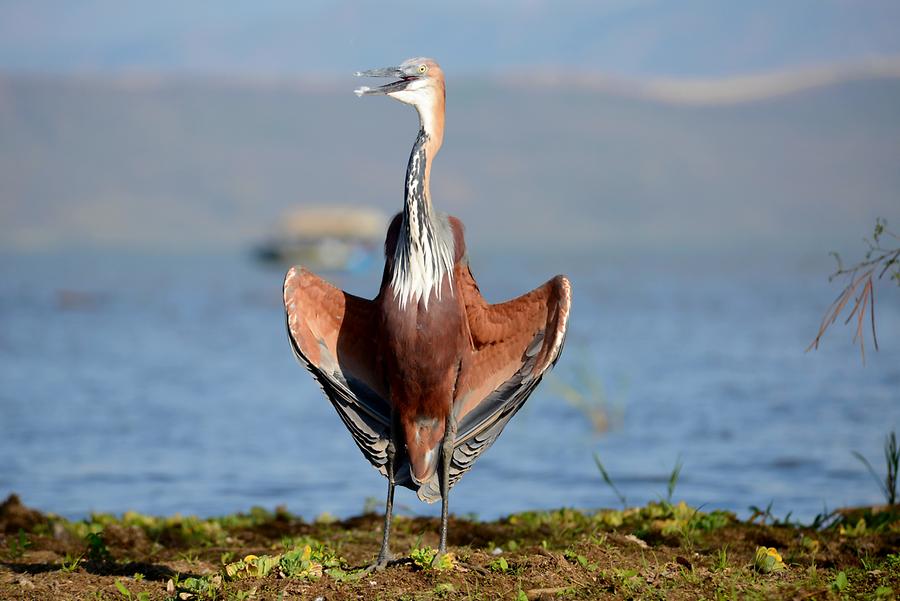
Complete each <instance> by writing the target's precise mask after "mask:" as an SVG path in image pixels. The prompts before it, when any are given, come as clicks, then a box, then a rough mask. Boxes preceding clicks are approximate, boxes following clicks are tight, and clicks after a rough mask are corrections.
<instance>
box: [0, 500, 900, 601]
mask: <svg viewBox="0 0 900 601" xmlns="http://www.w3.org/2000/svg"><path fill="white" fill-rule="evenodd" d="M660 506H662V509H660ZM682 508H683V506H682ZM672 509H673V507H672V506H667V505H665V504H654V505H651V506H648V507H647V508H643V509H640V510H638V509H636V510H630V511H626V512H608V513H598V514H584V513H580V512H576V511H572V510H559V511H555V512H541V513H527V514H519V515H516V516H511V517H510V518H506V519H503V520H499V521H496V522H477V521H469V520H463V519H451V522H450V531H449V535H450V540H449V543H450V546H451V551H452V552H453V553H454V554H455V557H456V564H455V566H454V567H451V568H450V569H446V570H436V569H433V568H430V567H428V566H424V567H423V566H422V565H421V564H419V565H417V564H416V563H415V562H414V561H413V560H412V559H411V557H410V553H411V550H412V549H414V548H422V547H426V546H431V547H434V546H436V545H437V531H438V523H437V521H436V520H434V519H425V518H405V517H402V516H398V518H397V520H396V529H395V537H394V540H393V548H394V549H395V551H397V552H398V553H403V556H402V557H401V558H400V559H399V560H398V561H397V562H396V563H394V564H393V565H391V566H390V567H389V568H387V569H386V570H384V571H381V572H374V573H358V572H354V570H355V569H357V568H361V567H364V566H366V565H367V564H369V563H370V562H371V561H372V560H373V559H374V557H375V555H376V553H377V551H378V547H379V543H380V532H381V518H380V517H379V516H377V515H363V516H360V517H356V518H352V519H348V520H344V521H336V522H325V521H320V522H316V523H308V522H304V521H303V520H301V519H299V518H296V517H294V516H291V515H289V514H287V513H286V512H283V511H276V512H275V513H266V512H261V513H260V512H258V513H257V514H255V515H254V514H249V515H248V516H241V517H235V516H231V517H229V518H221V519H219V520H193V521H185V522H182V521H179V518H165V519H159V518H143V517H142V516H136V517H131V518H129V517H128V516H127V515H126V516H123V517H122V518H116V519H111V518H104V519H102V520H101V519H99V518H94V519H93V520H91V521H89V523H88V522H81V523H79V522H75V523H73V522H67V521H66V520H63V519H61V518H56V517H54V516H48V515H44V514H41V513H39V512H36V511H33V510H31V509H28V508H27V507H24V506H23V505H22V504H21V503H20V502H19V500H18V498H16V497H15V496H11V497H10V498H9V499H7V501H6V502H5V503H4V504H3V505H2V506H0V599H3V600H13V599H23V600H24V599H41V600H43V599H54V600H56V599H60V600H67V599H108V600H117V599H129V598H130V599H135V600H136V599H142V598H145V599H152V600H170V599H186V600H187V599H196V600H198V601H202V600H205V599H273V600H274V599H325V600H339V599H353V600H357V599H410V600H413V599H432V598H435V599H517V600H521V599H630V598H635V599H703V598H706V599H719V598H722V599H732V598H762V599H825V598H834V599H841V598H851V599H853V598H860V599H863V598H864V599H873V598H878V599H893V598H894V595H895V594H898V593H900V556H898V555H895V554H897V553H900V526H898V525H900V516H898V512H897V511H896V509H897V508H896V507H894V508H869V509H859V510H853V511H847V512H844V513H842V514H838V515H835V516H834V517H833V518H832V520H831V522H830V526H829V527H827V528H819V529H813V528H805V527H799V526H796V525H778V524H772V523H771V522H772V520H771V518H770V519H769V520H768V522H769V523H768V524H761V523H750V522H742V521H738V520H737V519H735V518H734V517H733V516H729V515H726V514H717V515H718V517H717V518H716V519H710V520H699V519H697V516H702V515H703V514H699V513H698V512H696V511H693V510H690V512H691V513H690V518H689V519H688V520H684V519H682V518H679V517H678V516H679V515H683V514H679V512H678V508H677V507H675V508H674V510H675V511H674V513H673V512H672V511H670V510H672ZM666 511H669V513H666ZM603 516H605V517H603ZM141 520H156V521H145V522H141ZM679 520H681V521H679ZM860 520H862V522H861V521H860ZM89 530H93V531H98V530H102V535H101V536H102V538H101V539H99V540H100V541H101V542H100V543H99V544H98V543H97V539H94V543H93V545H92V544H91V542H90V541H89V540H88V538H86V535H85V533H86V532H88V531H89ZM310 541H315V542H312V543H310ZM298 544H299V545H300V546H301V547H302V546H303V545H306V544H312V545H313V546H315V545H316V544H320V545H324V547H322V548H325V547H327V548H328V549H330V550H332V551H333V552H334V553H336V555H337V556H339V557H340V562H341V569H340V570H339V572H340V573H342V574H350V576H348V577H346V578H345V577H338V576H333V575H330V574H337V572H332V573H329V572H327V571H326V573H325V574H323V575H321V576H318V574H317V577H314V578H311V579H309V578H297V577H284V574H279V573H277V572H278V570H274V571H273V572H271V573H269V574H268V575H267V576H266V577H252V576H248V577H246V578H240V579H229V578H227V577H226V575H225V571H224V569H223V565H224V564H226V563H229V562H236V561H238V560H240V559H242V558H244V557H245V556H247V555H251V554H252V555H256V556H263V555H269V556H275V555H278V554H281V553H284V552H285V551H286V550H287V549H289V548H290V547H292V546H296V545H298ZM759 547H774V548H775V549H777V551H778V552H779V553H780V555H781V557H782V558H783V561H784V564H785V568H784V569H783V570H780V571H775V572H771V573H761V572H760V571H758V570H757V569H754V567H753V566H754V558H755V556H756V554H757V551H758V549H759ZM723 549H724V551H723ZM78 557H81V560H80V561H79V562H77V563H75V560H76V559H77V558H78ZM501 559H502V561H501ZM841 572H842V573H843V574H844V577H841V576H840V573H841ZM319 573H321V572H319ZM188 578H203V579H204V581H205V582H208V583H211V584H212V587H211V588H210V589H209V590H207V591H205V592H196V591H194V592H191V591H190V587H187V588H185V584H184V583H185V582H186V579H188ZM117 583H118V584H117ZM142 594H146V596H143V595H142Z"/></svg>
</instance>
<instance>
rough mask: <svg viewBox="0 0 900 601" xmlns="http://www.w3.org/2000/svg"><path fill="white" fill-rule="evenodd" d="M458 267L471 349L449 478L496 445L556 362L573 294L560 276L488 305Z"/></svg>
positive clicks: (458, 397) (467, 273)
mask: <svg viewBox="0 0 900 601" xmlns="http://www.w3.org/2000/svg"><path fill="white" fill-rule="evenodd" d="M460 272H461V273H460V274H459V275H460V277H458V279H457V281H458V282H459V284H460V291H461V294H462V295H463V298H464V300H465V303H466V313H467V316H468V323H469V330H470V333H471V341H472V353H471V355H470V356H469V357H468V358H467V359H466V360H464V362H463V365H462V368H461V373H460V376H459V382H458V384H457V391H456V399H455V401H454V410H453V411H454V417H455V418H456V419H457V422H458V427H457V436H456V443H455V445H454V452H453V457H452V459H451V463H450V481H451V483H455V482H456V481H457V480H459V478H460V477H462V475H463V474H464V473H465V472H466V471H467V470H468V469H469V468H470V467H471V466H472V464H473V463H474V462H475V460H476V459H477V458H478V457H479V456H480V455H481V453H483V452H484V451H485V450H487V449H488V448H489V447H490V446H491V444H493V442H494V441H495V440H496V439H497V437H498V436H499V435H500V432H501V431H502V430H503V427H504V426H505V425H506V424H507V422H508V421H509V420H510V419H511V418H512V416H513V415H515V413H516V412H517V411H518V410H519V409H520V408H521V407H522V405H524V403H525V401H526V400H527V399H528V397H529V396H530V395H531V393H532V391H534V389H535V387H536V386H537V385H538V383H540V381H541V378H542V377H543V375H544V373H546V371H547V370H548V369H549V368H550V367H552V366H553V364H555V363H556V360H557V359H558V358H559V354H560V352H561V351H562V347H563V343H564V341H565V335H566V329H567V326H568V319H569V309H570V306H571V299H572V295H571V286H570V284H569V280H568V279H567V278H566V277H565V276H556V277H555V278H553V279H552V280H550V281H548V282H547V283H545V284H544V285H543V286H540V287H539V288H536V289H534V290H532V291H531V292H528V293H527V294H524V295H522V296H520V297H518V298H516V299H513V300H511V301H507V302H505V303H500V304H497V305H490V304H488V303H487V302H486V301H485V300H484V298H483V297H482V296H481V292H480V291H479V290H478V285H477V284H476V283H475V279H474V278H473V277H472V273H471V271H470V270H469V268H468V266H467V265H466V266H463V267H462V269H461V270H460Z"/></svg>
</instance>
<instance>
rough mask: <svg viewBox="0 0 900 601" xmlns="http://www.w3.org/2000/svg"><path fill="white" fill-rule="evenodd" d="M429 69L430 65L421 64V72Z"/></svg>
mask: <svg viewBox="0 0 900 601" xmlns="http://www.w3.org/2000/svg"><path fill="white" fill-rule="evenodd" d="M425 71H428V65H419V73H425Z"/></svg>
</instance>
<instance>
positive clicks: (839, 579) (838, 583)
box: [831, 572, 848, 593]
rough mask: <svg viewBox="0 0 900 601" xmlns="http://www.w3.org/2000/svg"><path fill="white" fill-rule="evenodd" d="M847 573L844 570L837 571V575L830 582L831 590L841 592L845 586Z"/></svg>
mask: <svg viewBox="0 0 900 601" xmlns="http://www.w3.org/2000/svg"><path fill="white" fill-rule="evenodd" d="M847 584H848V582H847V574H845V573H844V572H838V574H837V576H835V577H834V580H833V581H832V583H831V590H833V591H834V592H836V593H841V592H843V591H844V589H845V588H847Z"/></svg>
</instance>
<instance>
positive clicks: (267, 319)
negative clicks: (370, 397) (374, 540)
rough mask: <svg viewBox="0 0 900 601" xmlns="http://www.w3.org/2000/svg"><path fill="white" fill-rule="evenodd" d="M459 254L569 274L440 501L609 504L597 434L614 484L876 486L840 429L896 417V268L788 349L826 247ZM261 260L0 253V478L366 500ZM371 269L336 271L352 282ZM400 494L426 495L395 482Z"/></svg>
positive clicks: (64, 493)
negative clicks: (567, 300)
mask: <svg viewBox="0 0 900 601" xmlns="http://www.w3.org/2000/svg"><path fill="white" fill-rule="evenodd" d="M473 265H474V268H475V272H476V276H477V277H478V279H479V281H480V283H481V288H482V291H483V292H484V293H485V295H486V296H487V297H488V298H489V300H491V301H499V300H503V299H504V298H507V297H509V296H513V295H516V294H518V293H520V292H523V291H525V290H526V289H528V288H531V287H534V286H535V285H538V284H539V283H541V282H542V281H543V280H545V279H546V278H547V277H549V276H550V275H552V274H553V273H555V272H557V271H563V270H564V271H566V272H567V273H568V274H569V275H570V277H571V278H572V281H573V286H574V295H575V296H574V304H573V316H572V319H571V330H570V334H569V337H568V341H567V345H566V348H565V351H564V353H563V356H562V359H561V361H560V363H559V364H558V366H557V368H556V370H555V371H554V372H553V374H552V377H551V378H549V379H548V380H546V381H545V383H544V384H543V385H542V387H541V388H540V389H539V390H538V391H537V392H536V393H535V394H534V395H533V397H532V398H531V400H530V401H529V402H528V404H527V405H526V407H525V408H524V409H523V410H522V412H520V413H519V414H518V415H517V416H516V418H515V419H514V420H513V421H512V422H511V423H510V425H509V426H508V427H507V429H506V431H505V432H504V434H503V436H501V438H500V440H499V441H498V442H497V444H495V445H494V447H493V448H492V449H491V450H490V451H489V452H488V453H486V454H485V455H484V456H483V457H482V458H481V459H480V460H479V462H478V464H477V465H476V467H475V468H474V469H473V470H472V471H471V472H470V473H468V474H467V475H466V476H465V477H464V478H463V480H462V481H461V482H460V483H459V484H458V485H457V486H456V487H455V488H454V490H453V493H452V494H451V497H450V503H451V505H450V507H451V511H453V512H455V513H458V514H466V513H475V514H477V515H479V516H480V517H483V518H492V517H496V516H499V515H503V514H507V513H511V512H515V511H520V510H525V509H537V508H553V507H559V506H575V507H582V508H596V507H604V506H605V507H611V506H616V505H617V504H618V501H617V500H616V497H615V496H614V494H613V493H612V491H610V490H609V489H608V488H607V487H606V486H605V485H604V483H603V482H602V480H601V478H600V475H599V472H598V470H597V468H596V466H595V464H594V459H593V454H594V453H599V455H600V457H601V458H602V460H603V462H604V464H605V465H606V468H607V469H608V471H609V472H610V474H611V476H612V477H613V479H614V480H615V481H616V483H617V485H618V487H619V489H620V490H621V491H622V492H623V493H624V494H625V495H626V497H627V498H628V502H629V504H638V503H644V502H646V501H647V500H650V499H655V498H658V497H660V496H662V495H664V494H665V488H666V484H665V482H666V479H667V477H668V474H669V471H670V470H671V468H672V466H673V465H674V463H675V462H676V460H677V459H678V458H679V457H680V458H681V460H682V461H683V464H684V467H683V470H682V473H681V478H680V480H679V482H678V486H677V489H676V492H675V497H676V498H677V499H684V500H686V501H688V502H689V503H691V504H694V505H704V508H707V509H711V508H725V509H730V510H734V511H737V512H738V513H740V514H746V513H747V508H748V506H749V505H751V504H755V505H760V506H765V505H767V504H768V503H769V502H773V512H774V513H776V514H778V515H784V514H786V513H787V512H789V511H791V512H793V515H794V516H795V517H799V518H803V519H809V518H811V517H812V516H814V515H815V514H816V513H818V512H820V511H821V510H822V509H823V507H825V506H827V507H828V508H834V507H837V506H842V505H849V504H864V503H875V502H878V501H879V499H880V493H879V490H878V488H877V486H876V484H875V483H874V481H872V480H871V478H870V476H869V475H868V474H867V473H866V472H865V470H864V468H863V467H862V466H861V464H860V463H859V462H858V461H857V460H856V459H854V457H853V456H852V455H851V451H853V450H858V451H860V452H862V453H863V454H865V455H866V456H868V457H869V458H870V459H871V460H872V462H873V463H874V464H875V466H876V467H877V468H878V469H879V470H880V469H882V460H881V445H882V441H883V439H884V436H885V434H887V432H889V431H890V430H891V429H892V428H893V429H896V428H897V426H898V423H900V403H898V401H900V293H898V291H897V290H896V286H893V287H891V286H890V285H885V286H882V287H881V288H879V289H878V291H879V296H878V298H877V306H876V309H877V312H878V313H877V315H878V332H879V337H880V340H881V343H882V349H881V351H880V352H879V353H874V352H872V351H871V349H870V350H869V352H868V353H867V363H866V365H865V366H863V365H862V364H861V361H860V357H859V351H858V349H857V348H856V347H854V346H853V345H852V344H851V342H850V339H851V337H852V332H851V329H850V328H845V327H838V328H836V329H834V330H833V331H832V332H830V333H829V334H828V335H827V337H826V340H825V344H824V348H822V349H821V350H819V351H817V352H815V353H809V354H805V353H804V348H805V347H806V345H807V344H808V343H809V341H810V339H811V338H812V336H813V334H814V332H815V330H816V328H817V327H818V322H819V318H820V317H821V312H822V311H823V310H824V308H825V307H826V306H827V304H828V302H830V300H831V299H832V297H833V296H834V295H835V294H836V293H837V291H838V287H837V286H836V285H829V284H828V283H827V281H826V279H825V275H827V273H828V270H829V268H830V267H831V265H830V264H829V263H828V262H827V259H826V258H824V257H823V258H821V260H819V259H816V260H813V261H805V262H804V261H800V260H797V259H790V260H768V261H763V260H760V261H757V262H755V263H754V262H752V261H743V262H738V261H734V262H732V263H731V264H727V263H726V264H721V265H709V264H708V262H706V261H703V260H699V259H697V260H691V259H689V258H686V259H683V260H680V261H674V262H673V261H668V262H666V263H665V264H660V262H659V261H658V260H654V259H653V258H652V257H651V258H648V259H646V260H643V261H642V260H627V261H625V260H617V259H614V258H603V257H594V258H590V259H577V258H574V257H569V258H566V257H559V258H555V259H545V260H543V261H541V262H540V263H537V262H525V263H523V264H519V263H515V262H512V261H510V260H508V259H503V258H502V257H501V256H490V255H486V256H482V257H474V258H473ZM281 275H282V274H281V272H280V271H279V270H272V269H267V268H264V267H261V266H259V265H257V264H255V263H253V262H252V261H251V260H250V259H248V258H245V257H244V256H242V255H221V256H212V255H209V256H202V255H197V256H151V257H148V256H122V255H113V254H106V255H104V254H100V253H93V254H72V255H59V256H26V257H23V256H5V257H2V258H0V495H5V494H6V493H8V492H13V491H15V492H17V493H19V494H20V495H21V496H22V498H23V500H24V502H25V503H27V504H29V505H32V506H35V507H38V508H40V509H43V510H47V511H53V512H57V513H60V514H63V515H66V516H70V517H80V516H84V515H86V514H87V513H88V512H90V511H112V512H122V511H125V510H128V509H134V510H138V511H141V512H147V513H153V514H170V513H174V512H182V513H197V514H200V515H213V514H222V513H227V512H233V511H238V510H245V509H247V508H249V507H250V506H252V505H262V506H264V507H274V506H276V505H281V504H283V505H286V506H287V507H288V509H290V510H291V511H294V512H296V513H299V514H301V515H303V516H306V517H314V516H316V515H318V514H320V513H322V512H326V511H327V512H330V513H332V514H336V515H338V516H348V515H352V514H356V513H359V512H360V511H361V510H362V509H363V506H364V504H365V502H366V499H367V498H368V497H376V498H377V499H378V503H379V505H380V503H381V501H382V498H383V495H384V493H385V486H386V485H385V481H384V479H383V478H382V477H381V476H380V475H378V474H377V473H376V472H375V471H374V470H373V469H372V468H370V467H369V466H368V464H367V463H366V462H365V461H364V460H363V459H362V456H361V455H360V453H359V451H358V450H357V449H356V447H355V446H354V444H353V443H352V441H351V438H350V436H349V435H348V434H347V433H346V431H345V430H344V427H343V425H342V424H341V423H340V421H339V420H338V418H337V416H336V415H335V414H334V411H333V409H332V407H331V406H330V405H329V403H328V402H327V401H326V400H325V398H324V397H323V396H322V394H321V392H320V391H319V389H318V387H317V386H316V385H315V384H314V382H313V381H312V379H311V378H310V377H309V376H308V375H307V373H306V372H305V370H303V369H302V368H301V367H300V366H299V365H297V364H296V363H295V361H294V358H293V356H292V354H291V351H290V348H289V345H288V342H287V339H286V335H285V332H284V326H283V317H282V309H281V305H280V293H281V289H280V286H281ZM379 278H380V274H379V273H378V272H377V270H373V271H372V272H369V273H364V274H359V275H354V276H345V277H338V276H334V277H333V279H334V280H335V281H336V282H337V283H338V284H339V285H341V286H342V287H345V288H346V289H348V290H350V291H352V292H356V293H358V294H365V295H368V296H371V295H373V294H374V291H375V288H376V286H377V282H378V280H379ZM582 373H588V374H590V376H588V377H587V378H586V379H585V378H584V377H582V376H580V375H579V374H582ZM564 384H569V385H575V387H576V388H577V389H579V390H581V391H582V393H583V394H585V395H586V396H588V397H592V398H594V399H596V398H598V395H597V394H593V395H592V394H591V393H590V390H591V387H592V386H602V388H603V391H604V393H603V395H602V398H603V403H602V406H603V407H605V409H606V411H607V413H608V415H609V419H610V425H611V427H610V429H609V430H608V431H606V432H602V433H600V432H597V431H596V430H595V429H594V427H593V426H592V422H591V420H590V419H588V417H587V416H586V414H585V413H584V412H583V411H582V410H581V409H579V408H578V407H576V406H575V405H573V404H572V403H571V402H569V401H567V400H564V399H563V398H562V396H561V395H560V392H559V391H560V389H561V387H562V386H563V385H564ZM397 502H398V504H399V505H400V510H401V511H403V512H406V513H411V514H428V515H434V514H435V513H436V512H437V511H438V507H436V506H427V505H424V504H422V503H420V502H418V500H417V499H416V498H415V497H414V496H413V495H412V493H410V492H409V491H406V490H402V491H400V492H399V493H398V498H397Z"/></svg>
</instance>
